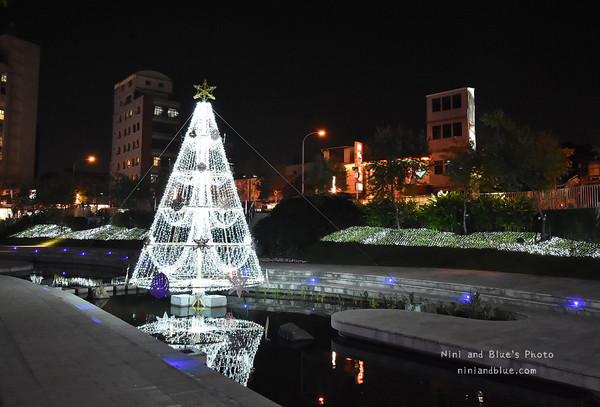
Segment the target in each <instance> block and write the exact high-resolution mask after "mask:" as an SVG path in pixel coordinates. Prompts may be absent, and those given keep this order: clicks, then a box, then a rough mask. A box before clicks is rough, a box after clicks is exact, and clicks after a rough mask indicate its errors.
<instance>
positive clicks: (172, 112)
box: [167, 107, 179, 118]
mask: <svg viewBox="0 0 600 407" xmlns="http://www.w3.org/2000/svg"><path fill="white" fill-rule="evenodd" d="M167 116H169V117H171V118H172V117H177V116H179V112H178V111H177V109H174V108H172V107H170V108H169V110H167Z"/></svg>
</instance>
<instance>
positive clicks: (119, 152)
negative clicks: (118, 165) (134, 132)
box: [117, 146, 121, 155]
mask: <svg viewBox="0 0 600 407" xmlns="http://www.w3.org/2000/svg"><path fill="white" fill-rule="evenodd" d="M119 154H121V146H119V147H117V155H119Z"/></svg>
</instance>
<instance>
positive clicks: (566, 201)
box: [404, 184, 600, 210]
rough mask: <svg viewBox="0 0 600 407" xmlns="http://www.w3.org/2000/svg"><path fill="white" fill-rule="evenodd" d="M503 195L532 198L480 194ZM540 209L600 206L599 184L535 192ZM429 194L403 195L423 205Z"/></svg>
mask: <svg viewBox="0 0 600 407" xmlns="http://www.w3.org/2000/svg"><path fill="white" fill-rule="evenodd" d="M500 194H502V195H504V196H506V197H509V198H517V197H520V196H525V197H527V198H530V199H533V192H531V191H526V192H502V193H492V194H481V195H500ZM536 194H537V196H538V199H539V201H540V206H541V208H542V210H550V209H579V208H600V184H593V185H580V186H577V187H571V188H561V189H553V190H551V191H539V192H536ZM429 198H430V195H418V196H407V197H404V199H405V200H407V201H413V202H416V203H417V205H419V206H421V205H425V204H426V203H428V202H429Z"/></svg>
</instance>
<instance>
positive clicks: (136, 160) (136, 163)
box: [135, 157, 140, 165]
mask: <svg viewBox="0 0 600 407" xmlns="http://www.w3.org/2000/svg"><path fill="white" fill-rule="evenodd" d="M135 165H140V157H135Z"/></svg>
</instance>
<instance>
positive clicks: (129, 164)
mask: <svg viewBox="0 0 600 407" xmlns="http://www.w3.org/2000/svg"><path fill="white" fill-rule="evenodd" d="M130 167H131V160H127V168H130Z"/></svg>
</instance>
